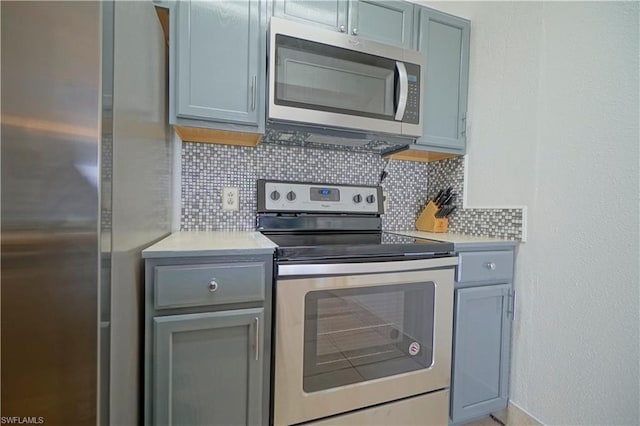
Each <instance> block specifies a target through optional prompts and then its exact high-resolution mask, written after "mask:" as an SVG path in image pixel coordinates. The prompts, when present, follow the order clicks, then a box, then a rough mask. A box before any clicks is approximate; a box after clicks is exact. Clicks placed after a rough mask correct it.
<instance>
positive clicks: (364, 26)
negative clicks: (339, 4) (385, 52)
mask: <svg viewBox="0 0 640 426" xmlns="http://www.w3.org/2000/svg"><path fill="white" fill-rule="evenodd" d="M413 9H414V5H413V3H407V2H404V1H389V0H351V1H350V2H349V31H350V32H351V34H352V35H357V36H360V37H363V38H367V39H370V40H375V41H377V42H380V43H385V44H390V45H393V46H399V47H404V48H406V49H410V48H411V47H412V46H411V45H412V42H413V39H412V38H413Z"/></svg>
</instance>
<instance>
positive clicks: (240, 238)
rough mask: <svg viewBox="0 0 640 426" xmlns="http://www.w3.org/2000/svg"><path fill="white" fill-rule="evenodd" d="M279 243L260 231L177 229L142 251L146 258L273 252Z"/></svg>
mask: <svg viewBox="0 0 640 426" xmlns="http://www.w3.org/2000/svg"><path fill="white" fill-rule="evenodd" d="M276 247H277V246H276V245H275V244H274V243H273V242H271V240H269V239H268V238H267V237H265V236H263V235H262V234H261V233H259V232H241V231H194V232H187V231H183V232H174V233H173V234H171V235H169V236H168V237H166V238H164V239H162V240H160V241H158V242H157V243H155V244H154V245H152V246H150V247H147V248H146V249H144V250H143V251H142V257H143V258H152V257H187V256H220V255H241V254H270V253H273V251H274V249H275V248H276Z"/></svg>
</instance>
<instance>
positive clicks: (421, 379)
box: [257, 180, 457, 425]
mask: <svg viewBox="0 0 640 426" xmlns="http://www.w3.org/2000/svg"><path fill="white" fill-rule="evenodd" d="M257 201H258V219H257V229H258V230H259V231H261V232H262V233H263V234H264V235H265V236H267V237H268V238H269V239H271V240H272V241H273V242H275V243H276V244H277V245H278V248H277V249H276V258H275V270H276V277H275V293H276V297H275V300H276V302H275V325H274V330H275V334H274V337H275V344H274V360H275V362H274V366H275V373H274V383H273V392H274V398H273V401H274V403H273V410H272V422H273V424H276V425H284V424H287V425H289V424H298V423H307V422H311V424H326V422H327V421H329V422H330V423H331V422H333V424H336V422H337V423H350V422H358V421H360V422H362V421H364V422H365V423H368V422H369V420H371V419H372V418H373V417H376V416H379V415H384V416H385V419H386V420H385V421H386V422H387V423H388V424H446V423H447V417H448V404H449V392H448V388H449V383H450V365H451V330H452V316H453V281H454V266H455V264H456V261H457V259H456V257H455V255H454V254H453V250H454V248H453V245H452V244H450V243H443V242H439V241H434V240H427V239H419V238H413V237H406V236H402V235H397V234H393V233H389V232H384V231H382V219H381V215H382V214H383V202H382V189H381V188H380V187H379V186H351V185H329V184H317V183H299V182H284V181H270V180H260V181H258V200H257ZM382 413H384V414H382ZM329 417H330V420H327V419H326V418H329ZM363 424H364V423H363Z"/></svg>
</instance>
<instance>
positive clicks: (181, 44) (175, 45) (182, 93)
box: [169, 1, 266, 132]
mask: <svg viewBox="0 0 640 426" xmlns="http://www.w3.org/2000/svg"><path fill="white" fill-rule="evenodd" d="M265 14H266V6H265V2H258V1H246V2H245V1H241V2H240V1H213V2H205V1H178V2H176V3H175V6H174V8H173V10H172V11H171V15H172V16H171V25H172V27H171V31H170V35H171V36H170V37H171V39H170V74H171V76H170V82H171V83H170V84H171V87H170V93H171V94H172V95H173V96H172V98H173V99H172V101H171V102H170V114H169V116H170V123H171V124H178V125H187V126H193V127H214V128H221V129H229V130H234V129H235V130H246V131H253V132H263V131H264V120H265V114H264V94H265V84H266V66H265V63H266V16H265ZM185 120H187V121H185ZM194 120H195V121H194ZM212 123H219V124H218V125H216V124H212ZM224 123H228V124H230V127H226V126H224V125H221V124H224ZM234 124H236V125H240V126H247V128H244V129H243V128H242V127H240V128H233V125H234Z"/></svg>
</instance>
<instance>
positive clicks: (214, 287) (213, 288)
mask: <svg viewBox="0 0 640 426" xmlns="http://www.w3.org/2000/svg"><path fill="white" fill-rule="evenodd" d="M217 289H218V283H217V282H216V280H211V281H209V291H210V292H211V293H213V292H214V291H216V290H217Z"/></svg>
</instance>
